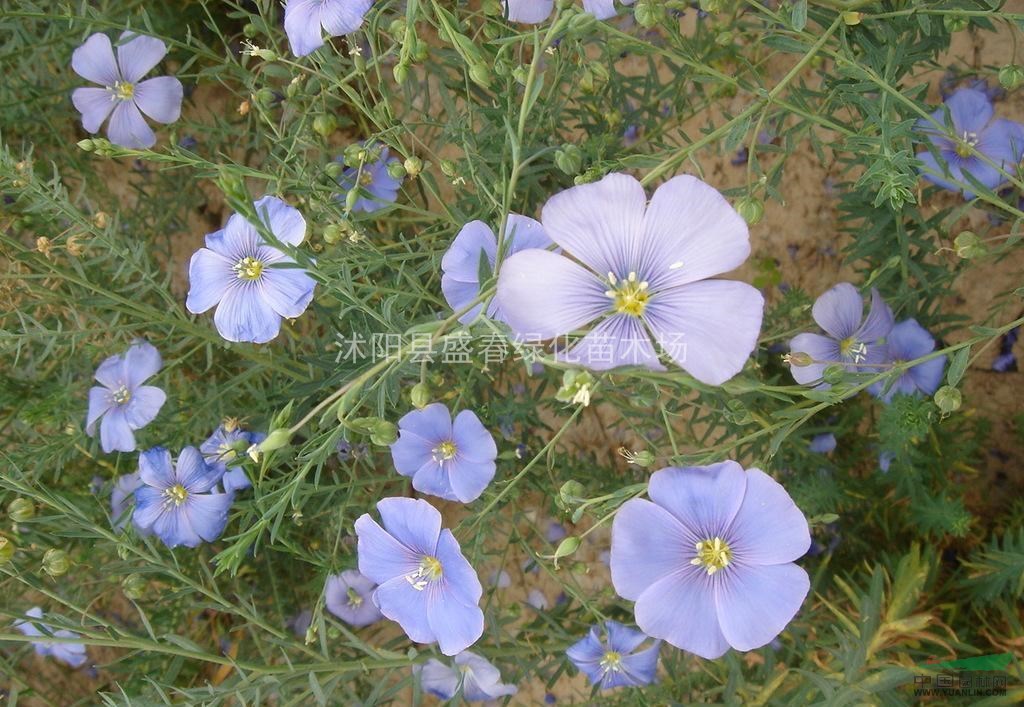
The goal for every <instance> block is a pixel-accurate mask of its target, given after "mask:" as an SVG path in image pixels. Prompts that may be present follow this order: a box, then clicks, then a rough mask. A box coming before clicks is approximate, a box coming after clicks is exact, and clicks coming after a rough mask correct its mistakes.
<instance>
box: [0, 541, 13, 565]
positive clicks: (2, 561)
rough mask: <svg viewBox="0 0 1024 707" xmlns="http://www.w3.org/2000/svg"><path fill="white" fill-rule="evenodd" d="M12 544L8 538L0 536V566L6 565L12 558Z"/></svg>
mask: <svg viewBox="0 0 1024 707" xmlns="http://www.w3.org/2000/svg"><path fill="white" fill-rule="evenodd" d="M14 549H15V548H14V543H13V542H11V540H10V538H7V537H5V536H3V535H0V565H6V564H7V563H8V562H10V561H11V558H12V557H14Z"/></svg>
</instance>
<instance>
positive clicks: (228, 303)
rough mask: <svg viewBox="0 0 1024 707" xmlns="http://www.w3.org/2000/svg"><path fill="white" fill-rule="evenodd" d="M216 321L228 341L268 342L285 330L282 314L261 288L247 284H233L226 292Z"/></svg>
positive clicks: (220, 331)
mask: <svg viewBox="0 0 1024 707" xmlns="http://www.w3.org/2000/svg"><path fill="white" fill-rule="evenodd" d="M213 323H214V324H215V325H216V327H217V332H218V333H219V334H220V335H221V336H222V337H224V338H225V339H227V340H228V341H250V342H252V343H254V344H265V343H266V342H268V341H270V340H271V339H273V338H274V337H276V336H277V335H278V333H280V331H281V315H280V314H278V313H277V312H275V311H274V310H273V309H272V308H271V307H270V305H269V304H268V303H267V301H266V300H265V299H264V298H263V295H262V293H261V292H260V291H259V289H257V288H256V287H253V286H251V285H250V286H246V285H244V284H238V285H235V286H233V287H230V288H228V290H227V291H226V292H225V293H224V296H223V298H221V301H220V304H219V305H217V311H216V312H214V314H213Z"/></svg>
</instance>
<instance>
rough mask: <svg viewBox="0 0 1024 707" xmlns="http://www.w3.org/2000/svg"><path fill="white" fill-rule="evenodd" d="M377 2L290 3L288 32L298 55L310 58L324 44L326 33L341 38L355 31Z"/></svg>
mask: <svg viewBox="0 0 1024 707" xmlns="http://www.w3.org/2000/svg"><path fill="white" fill-rule="evenodd" d="M372 5H373V0H288V4H287V5H285V8H284V31H285V33H286V34H287V35H288V44H290V45H291V48H292V53H293V54H295V56H306V55H307V54H310V53H312V52H314V51H315V50H317V49H319V48H320V47H322V46H323V45H324V32H326V33H327V36H328V37H338V36H340V35H343V34H351V33H352V32H355V31H356V30H357V29H359V27H360V26H361V25H362V24H363V16H364V15H365V14H366V12H367V11H368V10H369V9H370V7H371V6H372Z"/></svg>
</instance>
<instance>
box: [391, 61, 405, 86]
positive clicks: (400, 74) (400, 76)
mask: <svg viewBox="0 0 1024 707" xmlns="http://www.w3.org/2000/svg"><path fill="white" fill-rule="evenodd" d="M391 73H392V74H394V76H395V83H397V84H398V85H399V86H401V85H402V84H403V83H405V81H406V79H408V78H409V64H408V63H407V62H404V61H400V62H398V63H397V64H395V66H394V68H392V69H391Z"/></svg>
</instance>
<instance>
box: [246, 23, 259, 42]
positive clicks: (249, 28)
mask: <svg viewBox="0 0 1024 707" xmlns="http://www.w3.org/2000/svg"><path fill="white" fill-rule="evenodd" d="M259 33H260V28H259V27H257V26H256V25H254V24H253V23H252V22H246V23H245V27H243V28H242V34H244V35H245V36H246V38H247V39H252V38H253V37H255V36H257V35H258V34H259Z"/></svg>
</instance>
